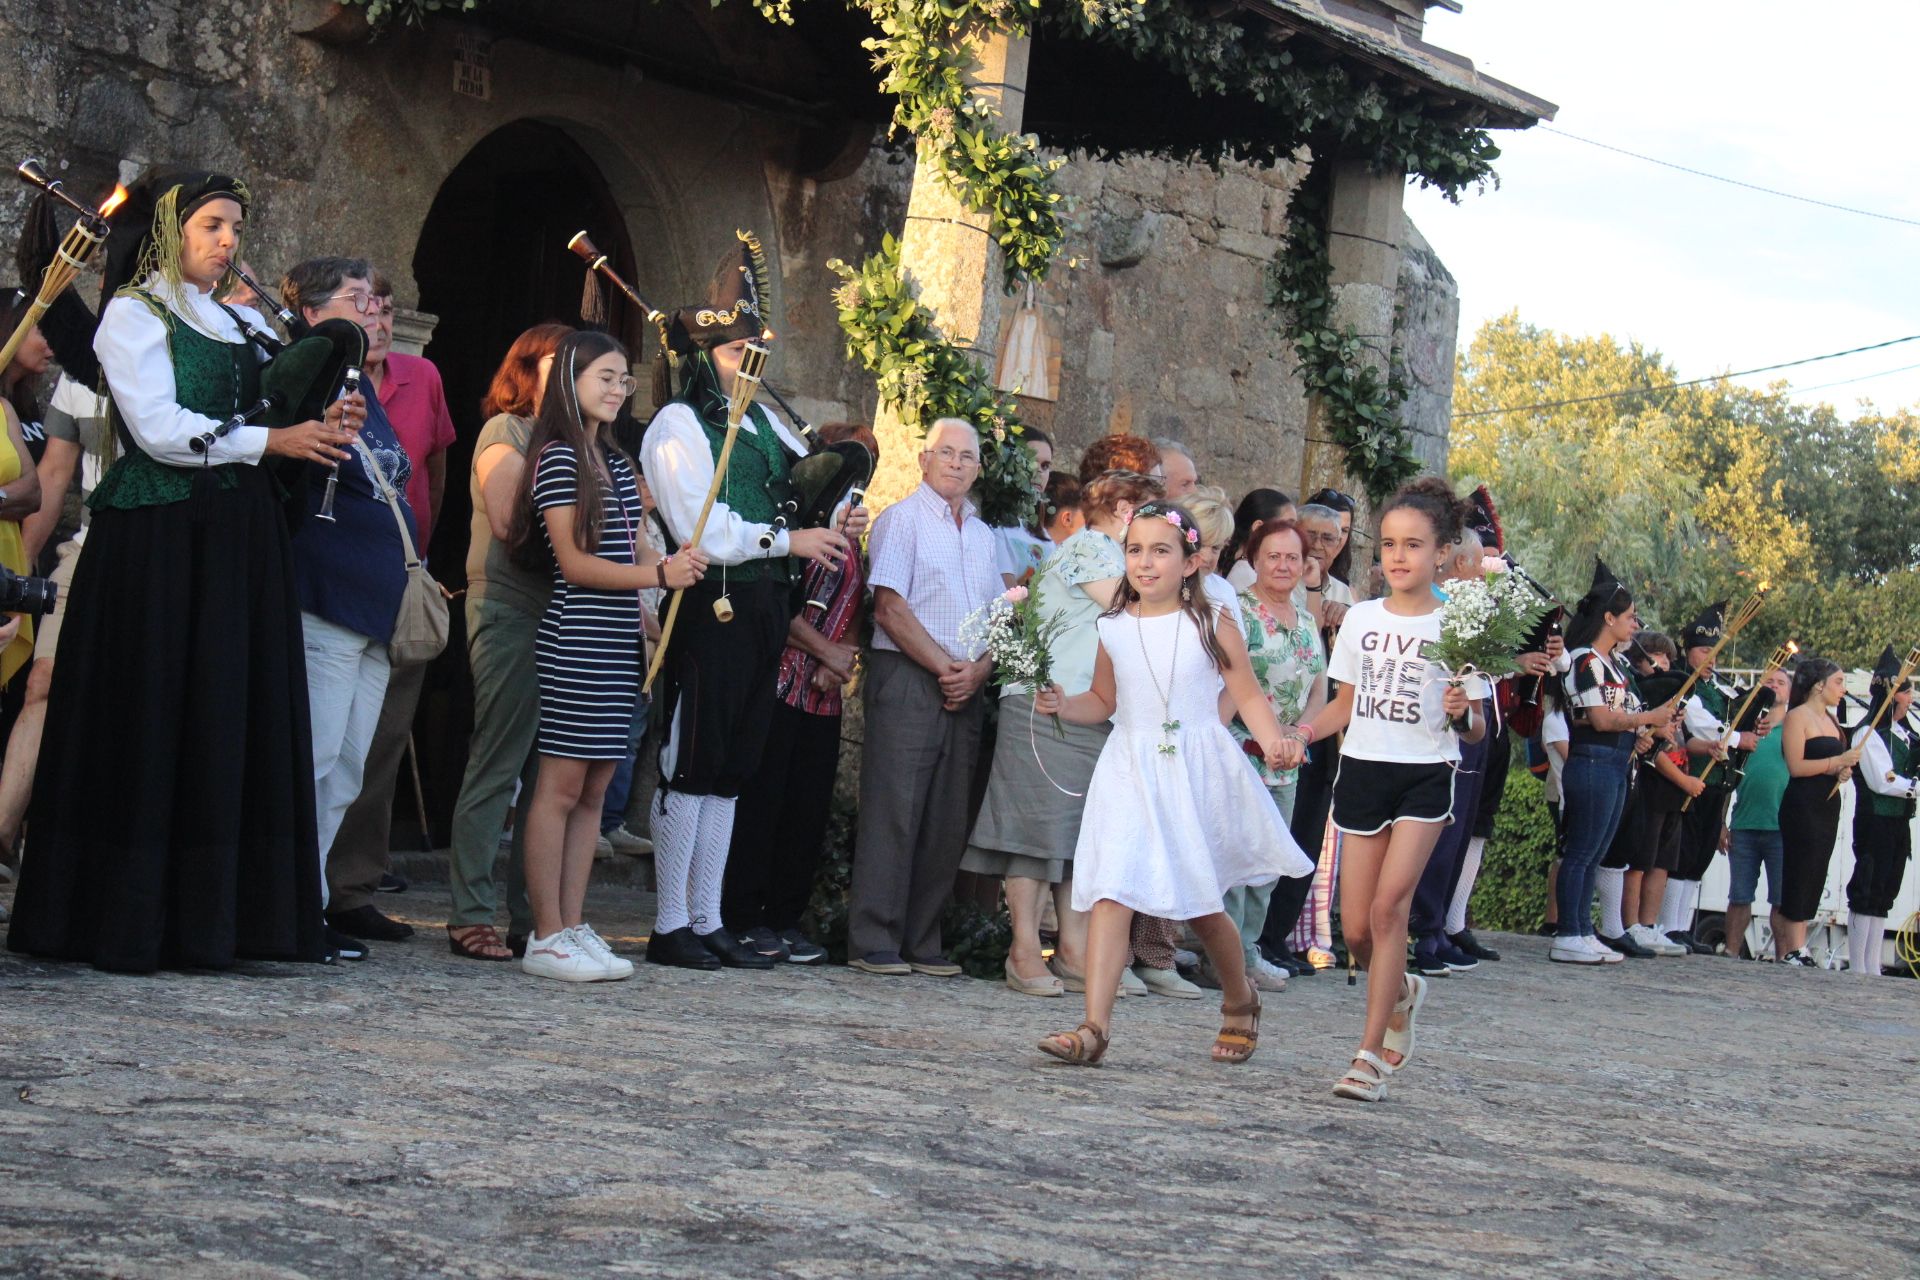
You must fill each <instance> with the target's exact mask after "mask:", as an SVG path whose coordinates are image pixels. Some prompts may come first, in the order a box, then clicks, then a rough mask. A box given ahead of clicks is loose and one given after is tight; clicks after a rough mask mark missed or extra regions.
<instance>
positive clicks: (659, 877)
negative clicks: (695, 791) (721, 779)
mask: <svg viewBox="0 0 1920 1280" xmlns="http://www.w3.org/2000/svg"><path fill="white" fill-rule="evenodd" d="M705 798H706V797H704V796H690V795H684V794H682V793H680V792H678V791H670V792H668V793H667V795H666V799H665V809H666V811H665V812H664V813H663V812H661V811H659V810H658V809H656V810H655V811H654V814H653V821H652V826H653V874H654V880H655V882H656V884H657V886H658V890H659V895H660V897H659V903H658V905H657V906H656V907H655V908H654V923H653V928H654V932H656V933H672V932H674V931H675V930H676V929H684V928H686V927H687V924H688V923H689V918H688V914H687V899H688V892H687V886H688V881H689V880H690V879H691V876H692V871H693V850H694V844H695V841H696V840H698V838H699V834H700V805H701V801H703V800H704V799H705Z"/></svg>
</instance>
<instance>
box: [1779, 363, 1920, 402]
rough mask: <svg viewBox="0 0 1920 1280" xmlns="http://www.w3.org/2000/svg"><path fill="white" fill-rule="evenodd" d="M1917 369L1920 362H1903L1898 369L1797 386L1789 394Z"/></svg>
mask: <svg viewBox="0 0 1920 1280" xmlns="http://www.w3.org/2000/svg"><path fill="white" fill-rule="evenodd" d="M1915 369H1920V364H1903V365H1901V366H1900V367H1899V368H1898V369H1882V370H1881V371H1880V372H1878V373H1863V374H1861V375H1860V376H1859V377H1857V378H1842V379H1840V380H1839V381H1838V382H1822V383H1820V384H1819V385H1817V386H1812V387H1795V388H1793V390H1792V391H1790V392H1788V393H1787V394H1789V395H1796V396H1804V395H1808V394H1810V393H1812V392H1815V391H1825V390H1827V389H1828V388H1830V387H1845V386H1850V385H1851V384H1853V383H1856V382H1866V381H1868V380H1869V379H1872V378H1890V377H1892V376H1893V375H1894V374H1896V373H1911V372H1913V371H1914V370H1915Z"/></svg>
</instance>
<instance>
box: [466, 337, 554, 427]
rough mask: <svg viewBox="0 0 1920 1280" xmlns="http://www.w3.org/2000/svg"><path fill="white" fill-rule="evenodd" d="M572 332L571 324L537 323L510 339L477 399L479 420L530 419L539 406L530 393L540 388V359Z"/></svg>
mask: <svg viewBox="0 0 1920 1280" xmlns="http://www.w3.org/2000/svg"><path fill="white" fill-rule="evenodd" d="M572 332H573V327H572V326H571V325H564V324H554V323H551V322H549V323H547V324H537V325H535V326H533V328H531V329H529V330H527V331H526V332H525V333H523V334H521V335H520V336H519V337H517V338H515V339H514V340H513V345H512V346H510V347H508V348H507V354H506V356H505V357H504V358H503V359H502V360H501V361H500V367H499V368H498V369H495V370H494V371H493V381H492V383H490V384H489V385H488V387H487V394H486V395H484V396H482V397H481V398H480V420H481V421H482V422H484V421H486V420H487V419H488V418H492V417H497V416H498V415H500V414H503V413H511V414H513V415H514V416H515V417H519V418H531V417H532V416H533V415H534V411H535V410H537V409H538V408H539V407H540V406H539V405H538V404H536V403H535V402H534V395H535V393H536V392H537V391H538V390H539V388H540V362H541V361H542V360H544V359H546V358H547V357H548V356H550V355H552V354H553V353H554V352H555V351H556V350H558V349H559V347H560V343H561V342H562V341H563V340H564V339H565V338H566V336H567V335H568V334H570V333H572Z"/></svg>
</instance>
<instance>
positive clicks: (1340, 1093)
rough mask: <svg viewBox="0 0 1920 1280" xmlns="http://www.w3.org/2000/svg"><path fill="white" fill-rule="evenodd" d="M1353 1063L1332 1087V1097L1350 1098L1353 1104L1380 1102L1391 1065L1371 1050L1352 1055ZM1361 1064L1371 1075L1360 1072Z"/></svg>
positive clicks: (1391, 1072) (1391, 1070)
mask: <svg viewBox="0 0 1920 1280" xmlns="http://www.w3.org/2000/svg"><path fill="white" fill-rule="evenodd" d="M1353 1063H1354V1065H1352V1066H1350V1067H1348V1068H1347V1074H1345V1075H1344V1076H1341V1077H1340V1080H1339V1082H1338V1083H1337V1084H1335V1085H1334V1086H1333V1096H1334V1097H1336V1098H1352V1099H1353V1100H1354V1101H1355V1102H1378V1101H1380V1095H1381V1094H1383V1093H1385V1092H1386V1091H1387V1077H1388V1076H1390V1075H1392V1074H1393V1066H1392V1064H1390V1063H1389V1062H1388V1061H1387V1060H1386V1059H1385V1058H1383V1057H1381V1056H1380V1055H1379V1054H1377V1053H1375V1052H1374V1051H1373V1050H1371V1049H1362V1050H1361V1051H1360V1052H1358V1053H1356V1054H1354V1055H1353ZM1361 1063H1365V1064H1366V1065H1367V1066H1368V1067H1369V1068H1371V1069H1372V1071H1373V1074H1372V1075H1368V1074H1366V1072H1364V1071H1362V1070H1361V1069H1360V1064H1361Z"/></svg>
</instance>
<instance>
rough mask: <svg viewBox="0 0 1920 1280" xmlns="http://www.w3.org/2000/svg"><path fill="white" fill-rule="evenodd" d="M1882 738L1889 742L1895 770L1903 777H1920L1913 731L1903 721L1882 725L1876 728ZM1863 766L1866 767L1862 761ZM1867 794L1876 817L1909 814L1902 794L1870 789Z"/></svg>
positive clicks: (1918, 754)
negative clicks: (1883, 792) (1884, 793)
mask: <svg viewBox="0 0 1920 1280" xmlns="http://www.w3.org/2000/svg"><path fill="white" fill-rule="evenodd" d="M1875 732H1877V733H1878V734H1879V735H1880V740H1881V741H1882V742H1884V743H1886V744H1887V754H1888V755H1890V756H1892V757H1893V771H1894V773H1895V774H1896V775H1898V776H1899V777H1902V778H1913V777H1920V752H1916V751H1915V750H1914V743H1913V731H1912V730H1910V729H1908V728H1907V726H1906V723H1905V722H1904V721H1903V722H1901V723H1899V724H1894V725H1884V724H1883V725H1881V726H1880V728H1879V729H1877V730H1875ZM1860 767H1861V768H1863V769H1864V768H1866V767H1867V765H1866V762H1865V761H1862V762H1861V764H1860ZM1866 794H1867V796H1869V797H1870V798H1871V800H1872V804H1873V816H1874V817H1876V818H1903V817H1905V816H1907V804H1908V802H1907V801H1906V800H1905V799H1904V798H1902V797H1900V796H1883V795H1881V794H1880V793H1879V792H1878V791H1874V790H1872V789H1868V791H1867V793H1866Z"/></svg>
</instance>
